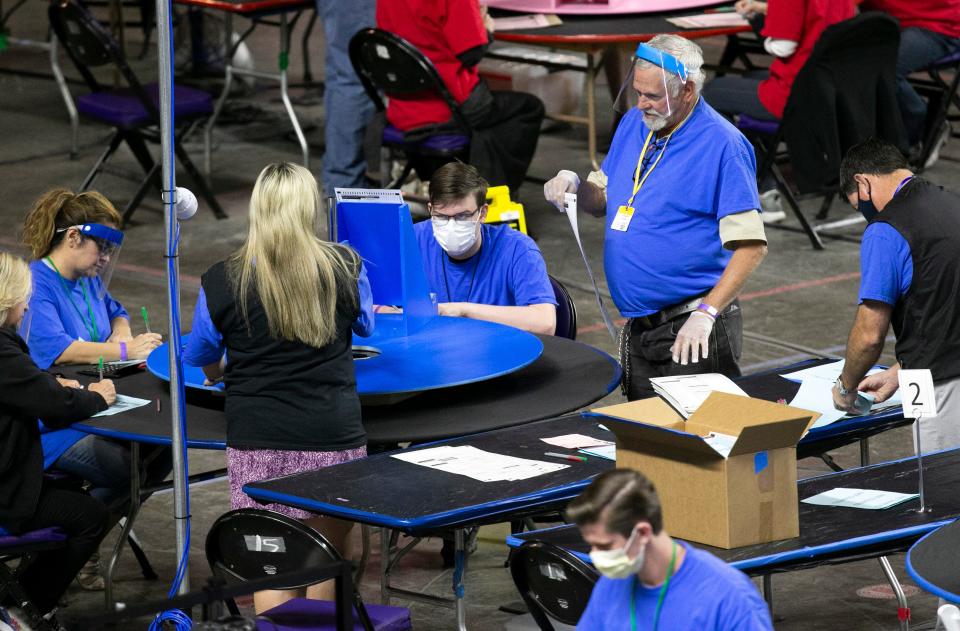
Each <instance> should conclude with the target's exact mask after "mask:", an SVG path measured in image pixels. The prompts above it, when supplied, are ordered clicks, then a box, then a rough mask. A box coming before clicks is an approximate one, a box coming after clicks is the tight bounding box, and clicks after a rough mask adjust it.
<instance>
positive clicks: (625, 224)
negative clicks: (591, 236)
mask: <svg viewBox="0 0 960 631" xmlns="http://www.w3.org/2000/svg"><path fill="white" fill-rule="evenodd" d="M631 219H633V206H621V207H620V208H618V209H617V216H616V217H614V218H613V223H612V224H610V227H611V228H612V229H614V230H617V231H619V232H626V231H627V228H629V227H630V220H631Z"/></svg>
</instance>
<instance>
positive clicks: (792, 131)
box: [736, 13, 904, 250]
mask: <svg viewBox="0 0 960 631" xmlns="http://www.w3.org/2000/svg"><path fill="white" fill-rule="evenodd" d="M899 38H900V29H899V27H898V25H897V22H896V21H895V20H894V19H893V18H890V17H889V16H886V15H883V14H879V13H864V14H860V15H858V16H857V17H854V18H852V19H850V20H846V21H844V22H840V23H838V24H834V25H832V26H830V27H828V28H827V29H826V30H824V32H823V34H822V35H821V36H820V39H819V40H818V41H817V43H816V45H815V46H814V49H813V52H812V53H811V55H810V58H809V59H808V60H807V62H806V64H804V66H803V68H802V69H801V70H800V73H799V74H798V75H797V78H796V80H795V81H794V84H793V88H792V90H791V92H790V97H789V99H788V100H787V106H786V109H785V111H784V115H783V119H782V120H781V121H779V122H777V121H764V120H757V119H754V118H751V117H750V116H747V115H745V114H740V115H738V116H737V117H736V120H737V127H738V128H739V129H740V131H741V132H743V134H744V135H745V136H747V138H749V139H750V140H751V141H752V142H753V144H754V146H755V147H756V148H757V155H758V158H759V164H758V167H757V180H758V181H763V180H764V179H765V178H766V177H767V175H768V174H769V175H771V176H772V177H773V178H774V180H775V181H776V183H777V188H778V189H779V190H780V193H781V194H782V195H783V197H784V198H785V199H786V200H787V203H788V205H789V206H790V209H791V210H792V211H793V214H794V215H795V216H796V218H797V221H799V222H800V227H801V228H802V230H803V232H804V233H806V235H807V236H808V237H809V239H810V243H811V245H813V247H814V249H817V250H822V249H823V241H822V240H821V239H820V233H821V232H824V231H828V230H835V229H837V228H842V227H844V226H847V225H852V224H855V223H857V222H860V221H863V218H862V217H860V216H859V215H857V216H856V217H851V218H847V219H842V220H839V221H833V222H829V223H823V224H819V225H813V224H811V223H810V221H808V220H807V218H806V216H804V214H803V212H802V211H801V210H800V206H799V203H798V197H799V196H800V193H795V192H794V190H793V187H792V186H791V184H790V183H788V182H787V179H786V177H785V176H784V172H783V170H782V169H781V168H780V165H781V164H784V163H786V162H789V161H790V152H789V143H790V141H791V137H793V138H796V136H797V135H798V134H799V133H802V130H803V129H805V121H808V120H809V118H810V117H812V116H816V114H815V113H814V112H810V111H807V110H804V109H802V108H801V107H800V106H799V105H798V101H799V100H800V99H801V98H809V97H810V94H811V93H814V94H822V95H823V99H822V101H823V103H824V106H825V107H834V106H835V103H834V98H835V97H834V93H833V90H834V88H835V86H838V85H843V84H846V85H855V86H856V85H861V86H865V88H864V89H868V90H871V91H872V92H873V93H871V94H869V95H865V96H864V97H863V98H870V99H877V100H878V101H879V99H881V98H883V99H886V100H887V101H889V104H888V105H889V107H890V108H892V109H896V108H897V105H896V99H895V95H896V79H895V76H894V72H893V69H894V68H895V67H896V57H897V47H898V45H899ZM864 57H870V58H871V59H874V60H882V59H889V60H890V63H889V64H874V65H872V66H871V69H869V70H868V69H855V64H851V63H850V62H851V60H852V59H863V58H864ZM825 77H829V81H828V80H825V79H824V78H825ZM895 115H896V122H897V123H898V128H899V131H900V135H902V125H899V123H900V118H899V110H898V109H897V110H896V112H895ZM884 122H886V120H885V119H884ZM880 124H881V120H880V116H879V114H878V116H877V119H876V120H874V121H865V120H843V121H838V126H837V127H838V129H837V130H836V131H837V136H836V138H833V139H821V140H824V146H823V149H822V156H823V158H822V161H821V162H820V163H819V167H820V168H819V169H818V171H819V172H820V173H819V174H818V175H820V176H821V181H820V182H818V183H816V184H815V185H811V184H809V182H806V181H808V180H810V179H812V176H809V175H806V176H804V178H805V182H806V188H807V189H812V190H809V192H808V195H806V196H822V198H823V201H822V202H821V205H820V210H819V212H818V213H817V219H820V220H822V219H826V217H827V214H828V213H829V210H830V206H831V205H832V203H833V201H834V200H835V199H836V197H837V193H838V192H839V165H840V160H841V158H842V157H843V155H844V154H845V153H846V152H847V150H848V149H849V148H850V147H852V146H853V145H855V144H857V143H859V142H861V141H863V140H866V139H867V138H868V137H869V136H879V137H884V134H883V133H882V131H881V129H880V128H879V126H880ZM797 130H801V131H800V132H798V131H797ZM885 139H886V140H889V141H891V142H894V143H895V144H897V145H898V146H899V145H901V144H904V142H903V138H893V137H885ZM829 141H834V142H829ZM782 142H786V143H787V145H788V151H787V152H785V153H784V152H779V148H780V144H781V143H782ZM792 166H793V167H794V171H795V173H794V176H795V177H794V179H795V180H797V181H799V178H800V177H801V174H800V173H797V172H796V171H797V169H796V167H797V165H796V164H793V165H792ZM798 188H800V189H801V191H802V189H803V187H802V186H801V187H798ZM777 227H782V226H777Z"/></svg>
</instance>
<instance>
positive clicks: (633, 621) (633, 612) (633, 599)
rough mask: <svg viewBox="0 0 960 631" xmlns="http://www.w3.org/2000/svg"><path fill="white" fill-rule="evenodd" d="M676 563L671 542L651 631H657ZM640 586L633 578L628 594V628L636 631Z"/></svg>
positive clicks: (675, 547)
mask: <svg viewBox="0 0 960 631" xmlns="http://www.w3.org/2000/svg"><path fill="white" fill-rule="evenodd" d="M676 563H677V542H676V541H674V542H673V552H672V553H671V554H670V565H669V566H668V567H667V578H666V579H665V580H664V581H663V587H661V588H660V595H659V596H657V609H656V611H655V612H654V614H653V631H657V627H658V626H660V612H661V611H662V610H663V601H664V600H666V598H667V590H668V589H670V578H671V577H672V576H673V568H674V567H675V566H676ZM639 584H640V578H639V577H638V576H637V575H634V576H633V590H632V592H631V594H630V628H631V629H632V631H637V585H639Z"/></svg>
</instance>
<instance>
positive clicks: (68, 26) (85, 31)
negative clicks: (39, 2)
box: [47, 0, 159, 120]
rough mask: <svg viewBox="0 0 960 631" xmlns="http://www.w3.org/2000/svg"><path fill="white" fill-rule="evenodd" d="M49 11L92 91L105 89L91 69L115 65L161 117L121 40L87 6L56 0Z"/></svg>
mask: <svg viewBox="0 0 960 631" xmlns="http://www.w3.org/2000/svg"><path fill="white" fill-rule="evenodd" d="M47 14H48V15H49V17H50V27H51V28H52V29H53V32H54V34H55V35H56V36H57V39H58V40H59V41H60V44H61V45H62V46H63V48H64V50H66V51H67V55H68V56H69V57H70V59H71V60H72V61H73V64H74V65H75V66H76V67H77V70H78V71H79V72H80V74H81V75H82V76H83V80H84V81H85V82H86V83H87V85H88V86H89V87H90V89H91V90H93V91H94V92H100V91H101V90H103V88H102V87H101V85H100V83H99V82H98V81H97V80H96V78H95V77H94V76H93V72H92V71H91V68H98V67H100V66H105V65H107V64H113V65H114V66H116V67H117V69H118V70H119V71H120V74H121V75H122V76H123V80H124V81H125V82H126V83H127V85H128V86H129V87H130V89H132V90H133V92H134V93H135V94H136V95H137V97H138V98H139V99H140V102H141V103H142V104H143V106H144V107H145V108H147V111H148V112H149V113H150V114H151V117H152V118H154V120H159V113H158V112H157V109H156V107H154V105H153V102H152V101H151V100H150V99H149V98H148V97H147V94H146V92H145V91H144V89H143V86H142V85H141V83H140V80H139V79H137V76H136V75H135V74H134V72H133V70H132V69H131V68H130V65H129V64H128V63H127V59H126V57H124V55H123V51H121V50H120V46H119V45H118V44H117V41H116V40H115V39H114V38H113V35H111V34H110V32H109V31H108V30H107V29H106V28H104V26H103V25H102V24H100V22H99V21H98V20H97V19H96V18H95V17H94V16H93V15H92V14H91V13H90V12H89V11H88V10H87V9H85V8H84V7H83V6H81V5H80V4H79V3H78V2H77V1H76V0H52V1H51V2H50V6H49V8H48V9H47Z"/></svg>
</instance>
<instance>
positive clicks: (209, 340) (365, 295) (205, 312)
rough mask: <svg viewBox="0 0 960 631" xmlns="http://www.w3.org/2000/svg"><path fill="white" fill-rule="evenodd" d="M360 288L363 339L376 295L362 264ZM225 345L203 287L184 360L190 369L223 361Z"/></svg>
mask: <svg viewBox="0 0 960 631" xmlns="http://www.w3.org/2000/svg"><path fill="white" fill-rule="evenodd" d="M357 289H358V290H359V298H360V315H359V316H357V319H356V320H355V321H354V323H353V327H352V328H353V332H354V333H356V334H357V335H359V336H361V337H367V336H369V335H370V334H371V333H373V327H374V316H373V294H372V293H371V292H370V281H369V280H368V279H367V268H366V266H365V265H364V264H363V263H362V262H361V263H360V275H359V277H358V278H357ZM224 349H225V346H224V343H223V335H221V334H220V331H218V330H217V327H216V326H214V324H213V321H212V320H211V319H210V309H208V308H207V295H206V293H204V291H203V288H202V287H201V288H200V295H199V296H198V297H197V305H196V307H194V310H193V325H192V327H191V330H190V340H189V342H188V343H187V347H186V349H184V352H183V361H184V362H185V363H186V364H187V365H189V366H208V365H210V364H212V363H214V362H218V361H220V358H221V357H223V352H224Z"/></svg>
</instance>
